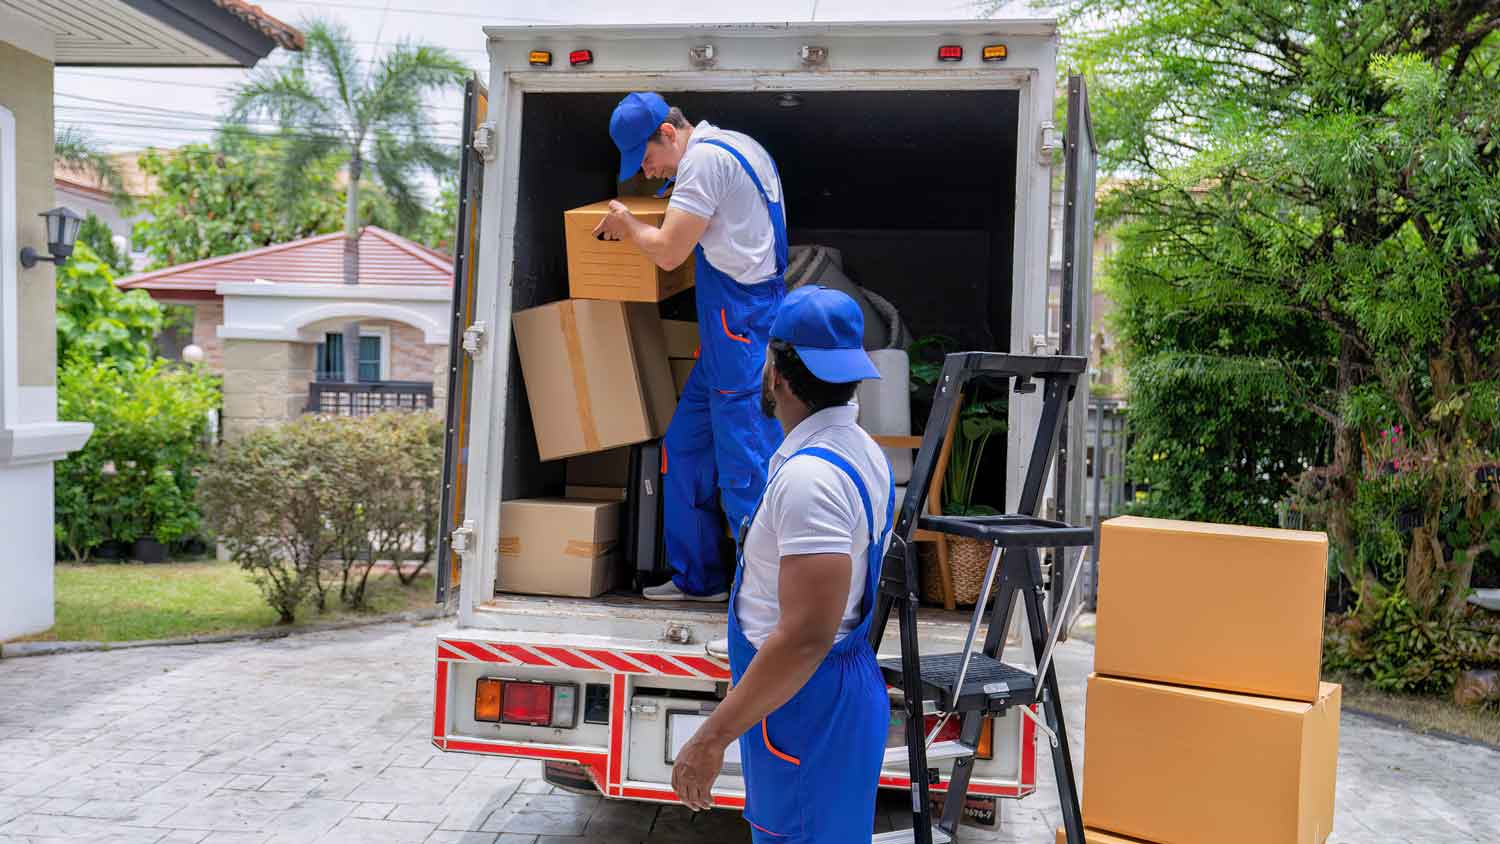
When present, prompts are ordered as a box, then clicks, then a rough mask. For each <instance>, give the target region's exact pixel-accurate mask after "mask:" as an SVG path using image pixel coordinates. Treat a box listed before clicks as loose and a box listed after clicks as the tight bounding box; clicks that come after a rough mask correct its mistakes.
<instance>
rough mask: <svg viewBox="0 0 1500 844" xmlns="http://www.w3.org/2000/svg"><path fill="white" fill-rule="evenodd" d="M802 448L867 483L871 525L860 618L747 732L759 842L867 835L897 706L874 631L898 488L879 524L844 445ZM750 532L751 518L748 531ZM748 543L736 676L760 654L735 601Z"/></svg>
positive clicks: (734, 640)
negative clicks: (840, 449)
mask: <svg viewBox="0 0 1500 844" xmlns="http://www.w3.org/2000/svg"><path fill="white" fill-rule="evenodd" d="M802 455H807V456H809V457H811V458H814V459H822V460H826V461H828V462H829V463H832V464H833V465H834V466H836V467H838V468H839V469H840V470H842V471H843V472H844V474H846V475H848V476H849V479H850V480H852V481H854V487H855V489H857V490H859V497H860V500H861V501H862V502H864V507H865V521H866V524H868V525H870V547H869V550H868V551H867V552H866V558H865V565H866V567H867V571H866V576H865V590H864V601H863V603H862V604H861V607H862V609H861V617H860V622H859V626H858V627H856V628H854V629H853V630H851V631H850V632H849V634H848V635H847V636H845V637H844V638H843V639H842V640H840V641H839V642H837V643H836V644H835V645H834V646H833V649H832V650H830V651H829V653H828V656H827V657H825V658H824V659H823V662H822V664H820V665H819V666H818V669H817V671H815V672H814V673H813V676H812V677H811V678H810V679H808V681H807V683H806V685H804V686H803V687H802V688H801V690H799V691H798V692H797V694H795V695H793V696H792V699H791V700H789V701H787V702H786V703H785V704H782V706H781V708H780V709H777V710H776V711H775V712H772V713H771V714H770V715H769V716H768V717H766V718H765V719H764V720H762V721H761V722H760V724H759V725H757V726H755V727H752V728H751V729H750V731H749V732H748V733H746V734H745V735H743V736H741V737H740V763H741V766H742V768H743V770H744V776H745V791H746V797H745V820H746V821H748V822H749V823H750V826H751V830H752V833H751V838H752V839H753V840H754V841H755V842H756V844H768V843H769V842H775V844H794V843H800V842H806V844H850V842H857V841H865V842H867V841H869V840H870V834H871V830H872V827H873V823H874V818H875V792H876V789H877V788H878V787H879V782H880V767H881V763H882V761H883V759H884V757H885V737H886V726H887V724H888V723H889V720H890V714H891V710H890V702H889V699H888V697H887V695H886V688H885V680H884V679H883V678H882V677H881V674H880V668H879V667H878V666H877V665H876V664H875V652H874V650H872V649H871V647H870V643H869V641H868V637H869V631H870V620H871V618H872V617H873V616H874V614H875V603H876V590H877V589H878V588H879V583H880V561H881V557H882V556H883V551H884V548H885V536H886V532H887V531H888V530H889V529H890V524H891V515H892V512H893V509H894V507H895V500H896V490H895V487H894V486H892V487H891V489H890V497H889V498H888V499H887V506H886V515H885V524H884V525H882V526H881V527H880V530H879V531H878V532H877V531H876V529H875V519H874V513H873V512H872V510H871V507H870V493H869V491H868V490H867V489H866V487H865V484H864V481H863V480H861V479H860V477H859V473H858V472H857V471H855V469H854V467H853V466H851V465H849V462H848V461H847V460H845V459H844V458H843V457H842V456H840V455H838V454H837V453H835V452H833V451H830V450H828V449H826V448H819V447H809V448H804V449H802V450H801V451H798V452H797V453H796V454H793V455H792V456H791V457H789V458H787V460H788V461H791V460H796V459H797V458H798V457H799V456H802ZM782 465H783V466H785V465H786V464H785V463H783V464H782ZM759 508H760V505H759V504H757V505H756V510H757V511H758V510H759ZM751 521H752V522H753V521H754V515H753V514H752V516H751ZM746 531H748V527H747V528H746V529H745V530H744V531H742V533H743V532H746ZM740 545H741V550H740V555H739V567H738V568H737V570H736V574H735V579H734V590H733V594H731V595H730V597H729V669H730V675H731V676H732V677H733V679H734V682H735V683H738V682H739V681H740V678H741V677H743V676H744V674H745V671H746V670H747V669H748V668H749V667H750V661H751V660H752V659H754V658H755V653H756V651H755V646H754V645H752V644H751V643H750V640H749V639H747V638H745V634H744V631H743V630H742V629H741V628H740V622H739V613H738V611H737V609H736V607H737V604H738V598H739V591H740V581H741V579H742V577H743V572H744V568H745V564H744V548H743V546H744V542H743V540H742V541H741V543H740Z"/></svg>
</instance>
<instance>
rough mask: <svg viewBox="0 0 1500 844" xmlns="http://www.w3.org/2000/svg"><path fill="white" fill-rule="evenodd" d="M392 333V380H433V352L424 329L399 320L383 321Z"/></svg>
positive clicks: (433, 348)
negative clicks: (424, 335) (425, 336)
mask: <svg viewBox="0 0 1500 844" xmlns="http://www.w3.org/2000/svg"><path fill="white" fill-rule="evenodd" d="M378 324H379V325H383V326H385V327H386V328H387V329H388V330H389V331H390V333H391V364H390V373H391V380H392V381H431V380H432V363H433V352H434V350H435V348H436V347H434V346H429V345H428V344H427V341H426V340H425V339H424V337H423V335H422V329H420V328H413V327H411V326H410V325H406V324H404V323H399V322H382V323H378Z"/></svg>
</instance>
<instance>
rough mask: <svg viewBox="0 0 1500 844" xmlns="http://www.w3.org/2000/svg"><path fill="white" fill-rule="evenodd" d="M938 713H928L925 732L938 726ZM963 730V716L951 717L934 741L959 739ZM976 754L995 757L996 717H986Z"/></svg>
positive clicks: (975, 748) (984, 757) (986, 757)
mask: <svg viewBox="0 0 1500 844" xmlns="http://www.w3.org/2000/svg"><path fill="white" fill-rule="evenodd" d="M938 717H939V716H937V715H928V716H927V717H926V719H925V721H926V725H925V727H924V732H927V733H931V732H932V728H933V727H936V726H937V722H938ZM962 732H963V719H962V718H949V719H948V723H946V724H944V725H943V729H942V732H940V733H938V734H937V737H936V738H934V739H933V741H958V739H959V736H960V734H962ZM974 755H975V756H976V757H978V758H980V759H993V758H995V719H994V718H988V717H986V718H985V719H984V723H983V726H981V727H980V728H979V741H978V743H977V744H976V745H975V747H974Z"/></svg>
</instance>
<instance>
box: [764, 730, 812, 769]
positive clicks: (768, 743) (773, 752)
mask: <svg viewBox="0 0 1500 844" xmlns="http://www.w3.org/2000/svg"><path fill="white" fill-rule="evenodd" d="M760 737H761V738H762V739H763V740H764V741H765V743H766V749H767V750H769V751H771V755H773V756H775V757H776V758H777V759H780V760H781V761H783V762H790V763H792V764H793V765H799V766H800V765H801V764H802V760H801V759H798V758H797V757H795V756H789V755H787V754H785V753H782V752H781V751H779V750H777V749H776V745H774V744H771V734H770V732H768V731H767V730H766V719H764V718H762V719H760Z"/></svg>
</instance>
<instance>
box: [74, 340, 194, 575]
mask: <svg viewBox="0 0 1500 844" xmlns="http://www.w3.org/2000/svg"><path fill="white" fill-rule="evenodd" d="M57 403H58V416H59V417H60V418H62V419H68V420H72V421H86V422H90V423H92V424H93V426H94V432H93V434H92V435H91V436H90V437H89V440H88V442H87V443H85V444H84V447H83V448H82V449H80V450H79V451H77V452H74V453H73V454H70V455H68V457H67V458H66V459H64V460H62V461H59V462H58V463H57V465H56V469H55V472H54V476H53V477H54V500H55V512H54V525H55V527H54V530H55V532H56V536H57V540H58V543H59V544H60V545H62V546H63V547H65V548H66V549H67V550H68V553H69V554H70V555H72V557H73V558H74V559H80V560H81V559H86V558H87V557H88V555H89V552H90V550H91V549H92V548H93V547H94V546H95V545H97V544H99V543H100V542H103V541H105V540H108V539H114V540H120V541H123V542H130V541H133V540H135V539H137V538H140V537H148V538H152V539H155V540H157V541H160V542H171V541H174V540H177V539H182V538H184V537H186V536H190V535H193V534H194V533H195V532H196V531H197V530H198V527H199V524H198V511H197V507H196V505H195V504H194V495H195V489H196V486H197V476H196V473H197V470H198V468H199V466H201V464H202V463H203V461H204V459H205V458H206V456H207V451H206V446H205V444H204V435H205V432H206V430H207V426H208V411H209V410H211V409H212V408H214V407H217V406H218V403H219V391H218V381H217V379H215V378H213V377H211V376H208V375H205V374H203V373H201V372H199V371H196V370H191V369H182V368H177V367H172V366H169V365H168V364H167V363H166V362H165V361H156V362H154V363H151V364H147V365H124V364H120V363H117V362H114V361H112V360H104V361H102V362H95V361H92V360H90V359H88V358H86V357H83V356H82V355H81V354H76V353H75V354H74V355H72V356H70V357H69V358H67V359H66V360H65V361H64V364H63V367H62V369H61V371H60V372H59V373H58V385H57Z"/></svg>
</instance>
